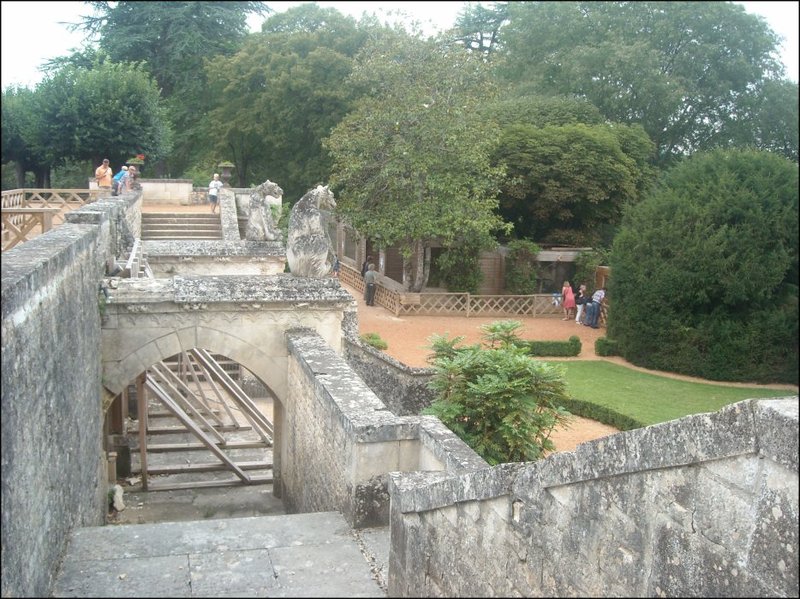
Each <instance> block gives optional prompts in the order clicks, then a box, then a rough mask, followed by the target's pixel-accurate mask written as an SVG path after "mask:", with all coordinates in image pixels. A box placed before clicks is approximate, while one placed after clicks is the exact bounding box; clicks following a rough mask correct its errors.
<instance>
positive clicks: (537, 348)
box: [517, 335, 582, 358]
mask: <svg viewBox="0 0 800 599" xmlns="http://www.w3.org/2000/svg"><path fill="white" fill-rule="evenodd" d="M517 345H518V346H519V347H522V348H524V349H525V350H527V352H528V355H529V356H537V357H542V356H551V357H559V358H561V357H564V358H566V357H570V356H577V355H578V354H580V353H581V347H582V344H581V339H580V337H578V336H577V335H572V336H571V337H570V338H569V339H568V340H567V341H522V340H520V341H518V342H517Z"/></svg>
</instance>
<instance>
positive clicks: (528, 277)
mask: <svg viewBox="0 0 800 599" xmlns="http://www.w3.org/2000/svg"><path fill="white" fill-rule="evenodd" d="M541 251H542V248H540V247H539V246H538V245H536V244H535V243H534V242H532V241H529V240H527V239H517V240H515V241H512V242H511V243H509V244H508V256H506V291H508V292H509V293H511V294H514V295H531V294H533V293H536V267H537V264H538V262H537V256H538V254H539V252H541Z"/></svg>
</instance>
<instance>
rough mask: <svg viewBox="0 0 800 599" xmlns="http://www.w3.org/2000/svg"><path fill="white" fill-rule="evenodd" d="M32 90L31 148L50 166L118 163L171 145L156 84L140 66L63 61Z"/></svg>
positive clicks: (159, 152) (154, 153) (160, 151)
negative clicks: (62, 65)
mask: <svg viewBox="0 0 800 599" xmlns="http://www.w3.org/2000/svg"><path fill="white" fill-rule="evenodd" d="M35 95H36V98H37V112H38V114H37V118H38V125H37V128H36V131H35V135H34V136H33V137H34V139H33V145H34V150H35V151H37V152H38V154H39V155H41V156H43V158H44V160H45V161H46V162H47V164H48V165H49V166H50V167H53V166H57V165H59V164H62V163H63V161H64V160H65V159H73V160H83V159H90V160H92V161H94V162H95V163H98V164H99V161H100V160H102V159H103V158H109V159H110V160H111V161H112V164H115V163H116V164H119V163H121V162H123V161H124V160H126V159H127V158H129V157H130V156H131V155H134V154H139V153H141V154H145V155H147V156H148V157H150V158H152V159H158V158H159V157H161V156H164V155H165V154H166V153H167V152H168V151H169V150H170V139H171V131H170V128H169V123H168V121H167V118H166V115H165V111H164V108H163V106H162V104H161V98H160V95H159V92H158V88H157V87H156V83H155V81H153V79H152V77H150V75H149V74H148V73H147V72H146V71H145V70H144V68H143V67H142V66H141V65H135V64H127V63H125V64H114V63H111V62H104V63H102V64H98V65H96V66H95V67H94V68H91V69H83V68H73V67H71V66H67V67H65V68H63V69H61V70H60V71H58V72H56V73H55V74H54V75H52V76H50V77H48V78H46V79H45V80H44V81H42V82H41V83H40V84H39V85H38V86H37V87H36V93H35Z"/></svg>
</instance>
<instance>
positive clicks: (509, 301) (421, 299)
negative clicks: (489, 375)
mask: <svg viewBox="0 0 800 599" xmlns="http://www.w3.org/2000/svg"><path fill="white" fill-rule="evenodd" d="M339 278H340V280H341V281H342V282H343V283H345V284H346V285H348V286H350V287H352V288H353V289H356V290H357V291H358V292H359V293H362V294H363V293H364V280H363V279H362V278H361V273H360V272H359V271H358V270H356V269H355V268H353V267H352V266H349V265H347V264H342V265H341V268H340V270H339ZM375 303H376V304H378V305H381V306H383V307H384V308H386V309H387V310H389V311H391V312H393V313H394V314H395V316H413V315H417V316H466V317H468V318H469V317H471V316H500V317H514V316H528V317H535V316H560V315H562V314H563V313H564V310H563V308H562V307H561V306H560V305H554V304H553V295H552V294H549V293H537V294H534V295H472V294H471V293H407V292H403V291H400V290H397V289H390V288H388V287H387V286H386V285H384V284H382V283H380V282H379V283H378V284H377V289H376V291H375ZM605 317H606V305H605V303H604V304H603V307H602V310H601V316H600V324H605Z"/></svg>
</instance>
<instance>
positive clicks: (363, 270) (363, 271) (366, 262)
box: [361, 256, 372, 279]
mask: <svg viewBox="0 0 800 599" xmlns="http://www.w3.org/2000/svg"><path fill="white" fill-rule="evenodd" d="M370 262H372V256H367V259H366V260H364V264H362V265H361V278H362V279H363V278H364V275H366V274H367V267H368V266H369V265H370Z"/></svg>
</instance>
